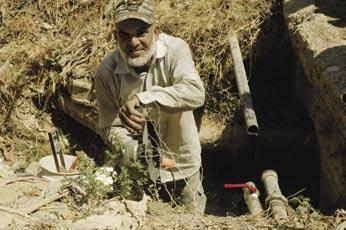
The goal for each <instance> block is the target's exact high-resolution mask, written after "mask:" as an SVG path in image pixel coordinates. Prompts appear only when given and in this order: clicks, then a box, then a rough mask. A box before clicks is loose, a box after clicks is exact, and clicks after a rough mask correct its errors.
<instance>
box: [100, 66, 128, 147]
mask: <svg viewBox="0 0 346 230" xmlns="http://www.w3.org/2000/svg"><path fill="white" fill-rule="evenodd" d="M109 74H111V72H108V70H107V68H104V66H102V64H101V67H100V69H99V70H98V71H97V73H96V75H95V77H94V84H95V92H96V99H97V104H98V127H97V130H98V133H99V134H100V136H101V137H102V139H103V140H104V142H105V143H106V144H107V145H108V146H110V147H111V149H112V150H113V151H124V150H123V149H121V148H123V146H128V145H127V143H129V142H133V138H131V137H130V136H129V132H128V131H127V130H126V129H125V128H124V127H123V126H122V123H121V121H120V119H119V108H120V106H119V103H118V101H117V100H115V99H114V96H113V94H116V93H117V92H114V91H116V89H117V88H116V85H114V84H113V87H115V88H112V89H110V86H111V84H110V82H108V81H109V80H110V79H112V77H111V76H109Z"/></svg>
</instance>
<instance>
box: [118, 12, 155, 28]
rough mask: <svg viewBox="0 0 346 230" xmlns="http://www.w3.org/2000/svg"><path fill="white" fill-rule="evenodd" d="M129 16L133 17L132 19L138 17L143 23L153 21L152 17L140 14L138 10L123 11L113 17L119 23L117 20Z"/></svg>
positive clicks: (128, 17) (122, 19)
mask: <svg viewBox="0 0 346 230" xmlns="http://www.w3.org/2000/svg"><path fill="white" fill-rule="evenodd" d="M131 18H134V19H138V20H141V21H143V22H145V23H148V24H150V25H151V24H153V23H154V21H155V20H154V19H152V18H150V17H148V16H147V15H145V14H142V13H138V12H124V13H120V14H118V15H117V16H116V18H115V22H116V23H119V22H122V21H124V20H126V19H131Z"/></svg>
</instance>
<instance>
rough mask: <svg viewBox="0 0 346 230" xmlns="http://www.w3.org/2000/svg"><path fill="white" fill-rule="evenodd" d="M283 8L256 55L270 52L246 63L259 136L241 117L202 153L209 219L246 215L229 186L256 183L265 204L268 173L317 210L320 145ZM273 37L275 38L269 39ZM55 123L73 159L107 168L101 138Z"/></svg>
mask: <svg viewBox="0 0 346 230" xmlns="http://www.w3.org/2000/svg"><path fill="white" fill-rule="evenodd" d="M278 7H280V9H279V10H278V9H276V10H275V11H274V12H276V13H274V14H273V16H272V18H270V19H269V20H268V22H266V23H264V26H263V28H262V35H261V37H262V38H261V39H259V43H258V44H255V47H254V48H253V49H254V52H256V49H263V47H266V49H267V50H266V52H264V53H263V54H261V55H259V56H256V55H254V56H256V57H253V58H251V60H250V59H249V60H245V67H246V69H247V74H248V76H249V78H250V79H249V85H250V89H251V93H252V98H253V103H254V107H255V110H256V114H257V119H258V123H259V127H260V130H259V135H258V136H257V137H253V136H248V135H246V134H245V126H244V123H243V118H242V114H241V113H240V112H238V113H237V114H236V118H235V119H234V120H233V121H232V122H231V124H229V125H228V126H227V128H226V129H228V130H229V133H230V137H229V138H230V140H225V141H226V142H227V141H228V142H229V143H226V146H227V148H226V149H224V150H220V149H210V148H209V149H203V150H202V165H203V177H204V181H203V185H204V189H205V192H206V195H207V198H208V202H207V210H206V213H208V214H212V215H219V216H226V215H234V216H238V215H242V214H245V213H246V212H247V209H246V206H245V203H244V201H243V198H242V191H241V190H226V189H224V184H225V183H244V182H247V181H254V182H255V183H256V185H257V186H258V188H259V190H260V193H261V197H260V198H261V200H262V204H263V203H264V199H265V191H264V187H263V184H262V182H261V180H260V177H261V173H262V172H263V170H265V169H274V170H276V171H277V172H278V175H279V185H280V188H281V190H282V193H283V194H284V195H285V196H286V197H287V196H290V195H293V194H296V193H297V192H299V194H301V195H304V196H306V197H309V198H310V199H311V203H312V205H313V206H314V207H318V200H319V186H320V185H319V181H320V175H319V174H320V169H319V162H320V161H319V149H318V143H317V139H316V135H315V131H314V127H313V124H312V122H311V120H310V119H309V117H308V116H307V115H306V114H307V113H306V112H305V111H304V108H303V106H302V104H301V103H300V98H299V96H298V95H299V93H298V92H297V87H296V86H295V84H296V81H295V69H296V61H297V58H296V56H295V54H294V50H293V47H292V46H291V42H290V39H289V35H288V31H287V29H286V27H285V22H284V19H283V15H282V9H281V6H278ZM273 33H274V34H275V35H274V36H273V37H272V38H271V39H267V37H268V35H270V34H273ZM233 84H234V85H235V82H233ZM53 122H54V123H55V125H56V126H58V127H59V128H61V129H62V130H63V132H64V133H65V134H66V135H67V137H68V138H69V141H70V143H71V146H72V148H71V154H75V152H77V151H80V150H83V151H84V152H86V153H87V154H88V155H89V156H91V157H92V158H93V159H94V160H95V161H96V163H97V164H100V165H101V164H102V162H103V160H104V150H105V146H104V144H103V142H102V140H101V139H100V137H99V136H97V135H96V134H95V133H93V132H92V131H91V130H89V129H88V128H86V127H84V126H82V125H80V124H79V123H77V122H76V121H74V120H73V119H72V118H70V117H69V116H67V115H66V114H65V113H63V112H61V111H59V110H54V111H53ZM233 138H234V140H233Z"/></svg>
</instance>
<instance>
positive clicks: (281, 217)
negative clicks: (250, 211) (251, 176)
mask: <svg viewBox="0 0 346 230" xmlns="http://www.w3.org/2000/svg"><path fill="white" fill-rule="evenodd" d="M262 181H263V183H264V188H265V190H266V193H267V198H266V206H267V207H269V208H270V210H271V214H272V216H273V218H274V220H276V221H285V220H287V219H288V216H287V210H286V208H287V199H286V197H284V196H283V195H282V193H281V190H280V187H279V184H278V174H277V173H276V172H275V171H274V170H265V171H264V172H263V173H262Z"/></svg>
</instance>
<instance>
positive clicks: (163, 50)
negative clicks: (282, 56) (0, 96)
mask: <svg viewBox="0 0 346 230" xmlns="http://www.w3.org/2000/svg"><path fill="white" fill-rule="evenodd" d="M154 8H155V7H154V5H153V3H152V2H151V1H150V0H136V1H135V0H132V1H131V0H128V1H120V3H118V5H117V6H116V8H115V18H116V31H115V37H116V40H117V45H118V48H117V49H116V50H115V51H113V52H111V53H110V54H109V55H108V56H107V57H106V58H105V59H104V60H103V61H102V63H101V65H100V67H99V69H98V71H97V73H96V76H95V90H96V98H97V102H98V109H99V117H98V130H99V133H100V135H101V136H102V137H103V139H104V141H105V142H106V143H107V144H108V145H109V146H110V147H111V148H112V149H116V148H117V147H119V145H118V144H119V142H118V140H119V138H120V139H121V142H122V146H123V149H122V151H123V154H124V159H125V161H129V160H131V159H132V160H135V159H136V157H135V156H136V155H137V154H138V149H139V147H138V146H139V145H140V144H141V143H139V139H138V136H143V135H144V136H145V135H148V129H150V128H149V126H148V127H147V124H148V121H149V120H150V124H153V127H154V130H155V133H156V135H157V140H156V143H152V146H154V147H155V148H152V150H153V151H154V152H156V153H157V154H159V162H158V164H154V163H153V162H154V160H153V159H149V160H148V159H147V160H148V162H149V164H148V165H149V166H148V167H149V174H150V177H151V179H152V180H153V181H154V182H157V183H158V184H160V185H162V186H164V191H166V192H168V193H169V197H171V198H172V197H173V198H176V199H177V200H176V201H178V202H179V203H182V204H186V205H188V206H190V207H194V208H196V209H197V210H198V211H200V212H203V211H204V209H205V203H206V197H205V195H204V191H203V187H202V183H201V175H200V168H201V145H200V142H199V135H198V131H197V127H196V124H195V120H194V116H193V110H194V109H196V108H198V107H200V106H202V105H203V103H204V97H205V92H204V87H203V84H202V81H201V79H200V77H199V75H198V73H197V71H196V69H195V65H194V62H193V60H192V55H191V51H190V49H189V46H188V45H187V43H186V42H185V41H183V40H182V39H180V38H176V37H172V36H169V35H167V34H164V33H161V32H160V28H159V26H158V24H157V23H156V16H155V9H154ZM149 136H152V134H150V130H149ZM143 139H145V137H143ZM144 142H145V141H144ZM151 157H152V158H155V156H154V155H151ZM147 158H148V157H147ZM126 159H127V160H126ZM150 162H151V163H152V164H151V163H150ZM163 197H164V195H163Z"/></svg>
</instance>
